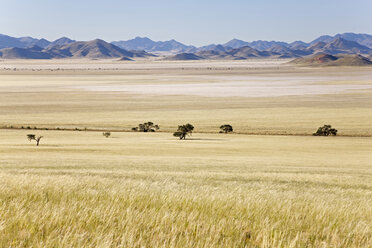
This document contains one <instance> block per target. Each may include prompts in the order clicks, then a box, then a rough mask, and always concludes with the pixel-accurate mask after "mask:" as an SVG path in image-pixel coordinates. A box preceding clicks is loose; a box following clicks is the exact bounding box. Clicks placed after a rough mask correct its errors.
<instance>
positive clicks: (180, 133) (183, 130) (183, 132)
mask: <svg viewBox="0 0 372 248" xmlns="http://www.w3.org/2000/svg"><path fill="white" fill-rule="evenodd" d="M193 130H194V126H193V125H191V124H189V123H187V124H186V125H180V126H178V129H177V131H176V132H174V133H173V136H175V137H179V138H180V140H182V139H186V136H187V135H188V136H191V134H192V131H193Z"/></svg>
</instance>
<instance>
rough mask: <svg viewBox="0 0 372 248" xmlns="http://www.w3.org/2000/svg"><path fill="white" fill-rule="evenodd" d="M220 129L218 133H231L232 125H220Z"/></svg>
mask: <svg viewBox="0 0 372 248" xmlns="http://www.w3.org/2000/svg"><path fill="white" fill-rule="evenodd" d="M220 129H221V131H220V133H231V132H232V131H233V127H232V126H231V125H229V124H225V125H222V126H220Z"/></svg>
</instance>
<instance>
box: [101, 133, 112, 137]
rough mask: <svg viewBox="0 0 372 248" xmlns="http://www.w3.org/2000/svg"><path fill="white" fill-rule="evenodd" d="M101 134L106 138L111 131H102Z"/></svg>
mask: <svg viewBox="0 0 372 248" xmlns="http://www.w3.org/2000/svg"><path fill="white" fill-rule="evenodd" d="M102 135H103V136H105V137H106V138H108V137H110V136H111V133H110V132H103V133H102Z"/></svg>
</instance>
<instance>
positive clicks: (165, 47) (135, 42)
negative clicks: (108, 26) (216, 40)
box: [112, 37, 196, 53]
mask: <svg viewBox="0 0 372 248" xmlns="http://www.w3.org/2000/svg"><path fill="white" fill-rule="evenodd" d="M112 44H114V45H116V46H118V47H120V48H123V49H126V50H144V51H147V52H170V53H180V52H190V51H196V47H194V46H187V45H184V44H182V43H181V42H178V41H176V40H169V41H153V40H151V39H149V38H147V37H136V38H134V39H132V40H127V41H114V42H112Z"/></svg>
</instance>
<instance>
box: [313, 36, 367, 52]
mask: <svg viewBox="0 0 372 248" xmlns="http://www.w3.org/2000/svg"><path fill="white" fill-rule="evenodd" d="M335 38H342V39H344V40H350V41H355V42H358V43H359V44H361V45H363V46H366V47H369V48H372V35H369V34H355V33H343V34H336V35H335V36H329V35H323V36H320V37H319V38H317V39H315V40H313V41H312V42H310V44H311V45H312V44H315V43H317V42H319V41H323V42H326V43H329V42H331V41H332V40H334V39H335Z"/></svg>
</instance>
